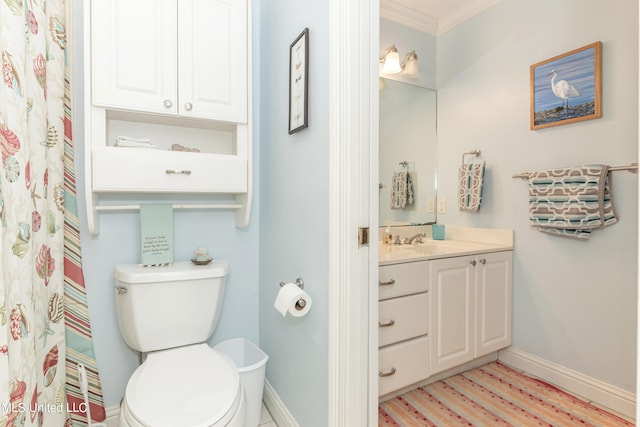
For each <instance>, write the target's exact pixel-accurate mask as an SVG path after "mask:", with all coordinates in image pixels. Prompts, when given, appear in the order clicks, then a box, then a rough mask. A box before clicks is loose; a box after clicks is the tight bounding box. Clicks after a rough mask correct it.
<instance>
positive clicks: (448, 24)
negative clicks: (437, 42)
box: [437, 0, 500, 34]
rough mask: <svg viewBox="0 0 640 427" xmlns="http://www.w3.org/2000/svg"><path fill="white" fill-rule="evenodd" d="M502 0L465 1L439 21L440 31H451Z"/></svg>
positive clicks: (439, 32) (440, 32)
mask: <svg viewBox="0 0 640 427" xmlns="http://www.w3.org/2000/svg"><path fill="white" fill-rule="evenodd" d="M499 1H500V0H471V1H467V2H465V3H464V4H463V5H462V6H460V7H459V8H457V9H455V10H454V11H452V12H451V13H449V14H447V15H446V16H443V17H442V18H441V19H440V20H439V21H438V33H437V34H442V33H444V32H447V31H449V30H450V29H452V28H454V27H455V26H457V25H460V24H462V23H463V22H464V21H466V20H467V19H469V18H471V17H472V16H474V15H477V14H479V13H480V12H482V11H484V10H485V9H488V8H489V7H491V6H493V5H494V4H496V3H498V2H499Z"/></svg>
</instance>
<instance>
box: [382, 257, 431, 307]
mask: <svg viewBox="0 0 640 427" xmlns="http://www.w3.org/2000/svg"><path fill="white" fill-rule="evenodd" d="M427 290H429V261H420V262H407V263H403V264H391V265H383V266H381V267H379V268H378V299H380V300H384V299H387V298H394V297H399V296H402V295H409V294H415V293H418V292H426V291H427Z"/></svg>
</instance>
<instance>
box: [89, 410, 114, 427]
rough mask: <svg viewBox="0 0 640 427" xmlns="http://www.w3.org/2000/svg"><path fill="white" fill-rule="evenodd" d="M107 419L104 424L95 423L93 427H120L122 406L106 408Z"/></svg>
mask: <svg viewBox="0 0 640 427" xmlns="http://www.w3.org/2000/svg"><path fill="white" fill-rule="evenodd" d="M104 410H105V412H106V415H107V418H106V419H105V420H104V421H103V422H100V423H98V422H93V423H92V425H93V426H97V427H103V426H106V427H118V418H119V417H120V406H119V405H114V406H106V407H105V408H104Z"/></svg>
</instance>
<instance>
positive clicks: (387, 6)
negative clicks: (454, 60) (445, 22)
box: [380, 0, 438, 35]
mask: <svg viewBox="0 0 640 427" xmlns="http://www.w3.org/2000/svg"><path fill="white" fill-rule="evenodd" d="M380 17H381V18H385V19H388V20H390V21H393V22H396V23H398V24H401V25H404V26H406V27H409V28H413V29H414V30H418V31H422V32H425V33H429V34H434V35H435V34H437V33H438V19H437V18H436V17H434V16H431V15H427V14H426V13H422V12H419V11H417V10H415V9H411V8H409V7H406V6H403V5H401V4H398V3H391V2H390V1H384V0H382V1H381V2H380Z"/></svg>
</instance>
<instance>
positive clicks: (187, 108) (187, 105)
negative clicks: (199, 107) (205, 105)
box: [184, 102, 193, 111]
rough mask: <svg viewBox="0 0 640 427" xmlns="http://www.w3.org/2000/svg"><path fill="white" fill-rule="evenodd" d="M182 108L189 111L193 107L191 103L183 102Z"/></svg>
mask: <svg viewBox="0 0 640 427" xmlns="http://www.w3.org/2000/svg"><path fill="white" fill-rule="evenodd" d="M184 109H185V110H187V111H191V110H192V109H193V104H192V103H190V102H187V103H186V104H184Z"/></svg>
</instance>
